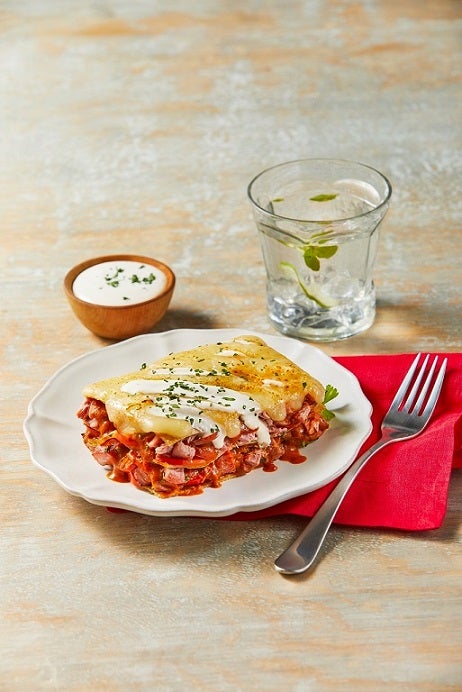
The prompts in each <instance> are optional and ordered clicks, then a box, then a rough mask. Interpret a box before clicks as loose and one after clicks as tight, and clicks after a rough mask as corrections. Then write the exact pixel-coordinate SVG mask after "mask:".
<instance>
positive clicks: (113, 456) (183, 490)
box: [77, 396, 328, 497]
mask: <svg viewBox="0 0 462 692" xmlns="http://www.w3.org/2000/svg"><path fill="white" fill-rule="evenodd" d="M77 415H78V417H79V418H80V419H81V420H82V421H83V423H84V425H85V432H84V433H83V434H82V438H83V441H84V443H85V445H86V446H87V447H88V449H89V450H90V452H91V453H92V455H93V457H94V458H95V459H96V461H97V462H98V463H99V464H101V465H102V466H105V467H107V468H108V469H109V472H108V476H109V478H112V479H113V480H117V481H120V482H131V483H133V484H134V485H135V486H136V487H137V488H140V489H142V490H147V491H149V492H152V493H154V494H156V495H159V496H161V497H172V496H174V495H194V494H198V493H200V492H202V489H203V488H204V487H207V486H212V487H219V486H220V485H221V483H222V481H223V480H225V479H227V478H230V477H235V476H242V475H244V474H246V473H249V472H250V471H252V470H253V469H255V468H258V467H262V468H263V469H264V470H265V471H273V470H275V469H276V466H275V465H274V462H275V461H276V460H278V459H283V460H285V461H289V462H292V463H300V462H301V461H305V457H304V456H303V455H301V454H300V453H299V452H298V451H297V450H298V449H299V448H301V447H305V446H306V445H308V444H309V443H311V442H314V441H315V440H317V439H318V438H319V437H320V436H321V435H322V434H323V432H324V431H325V430H326V429H327V428H328V423H327V422H326V421H325V420H324V418H323V416H322V407H320V406H318V405H317V404H316V403H315V402H314V401H313V400H312V399H311V398H310V397H309V396H307V397H306V398H305V401H304V403H303V406H302V407H301V409H300V410H298V411H292V412H290V413H289V414H288V416H287V418H286V419H285V420H284V421H282V422H281V423H276V422H274V421H273V420H272V419H271V418H270V417H269V416H267V415H266V414H262V419H263V420H264V422H265V424H266V425H267V427H268V430H269V433H270V439H271V442H270V443H269V444H268V445H265V446H262V445H260V444H259V442H258V439H257V434H256V431H254V430H251V429H249V428H246V427H245V426H243V428H242V431H241V433H240V435H238V436H237V437H236V438H232V439H230V438H225V441H224V444H223V445H222V446H221V447H219V448H216V447H214V445H213V439H214V437H215V435H208V436H207V437H203V436H200V435H192V436H190V437H188V438H186V439H184V440H180V441H177V442H174V443H173V444H169V443H167V442H165V441H164V440H163V439H162V438H161V437H160V436H159V435H157V434H156V433H146V434H138V435H133V436H130V437H126V436H122V435H119V433H118V431H117V430H116V429H115V427H114V425H113V424H112V423H111V421H110V420H109V418H108V416H107V412H106V407H105V405H104V404H103V403H102V402H101V401H98V400H97V399H91V398H87V399H86V400H85V402H84V403H83V405H82V407H81V409H80V410H79V412H78V414H77Z"/></svg>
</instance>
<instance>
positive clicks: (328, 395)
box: [322, 384, 339, 421]
mask: <svg viewBox="0 0 462 692" xmlns="http://www.w3.org/2000/svg"><path fill="white" fill-rule="evenodd" d="M338 394H339V392H338V389H337V388H336V387H334V386H333V385H331V384H328V385H326V389H325V392H324V399H323V401H322V405H323V407H324V409H323V411H322V417H323V418H324V420H327V421H329V420H332V418H335V413H334V412H333V411H329V409H328V408H326V404H328V403H329V401H332V399H335V398H336V397H338Z"/></svg>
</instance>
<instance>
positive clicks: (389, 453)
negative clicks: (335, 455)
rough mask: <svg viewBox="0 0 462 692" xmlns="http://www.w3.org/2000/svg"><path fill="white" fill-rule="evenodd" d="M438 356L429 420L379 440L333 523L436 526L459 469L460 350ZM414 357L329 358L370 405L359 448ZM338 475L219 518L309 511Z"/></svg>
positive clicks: (461, 449) (413, 527)
mask: <svg viewBox="0 0 462 692" xmlns="http://www.w3.org/2000/svg"><path fill="white" fill-rule="evenodd" d="M441 355H444V356H446V357H447V359H448V368H447V371H446V377H445V381H444V383H443V389H442V391H441V395H440V398H439V401H438V404H437V406H436V409H435V411H434V413H433V416H432V419H431V421H430V423H429V425H428V426H427V428H426V429H425V430H424V432H423V433H421V434H420V435H418V436H417V437H415V438H413V439H411V440H407V441H405V442H401V443H400V442H396V443H393V444H391V445H390V446H388V447H385V448H384V449H383V450H381V451H379V452H378V453H377V454H376V455H375V456H374V457H373V458H372V459H371V460H370V461H369V462H368V464H367V465H366V466H365V467H364V469H363V470H362V471H361V473H360V474H359V476H358V478H357V479H356V480H355V482H354V483H353V485H352V487H351V488H350V490H349V491H348V493H347V495H346V497H345V499H344V501H343V503H342V505H341V506H340V509H339V511H338V513H337V516H336V518H335V522H336V523H338V524H348V525H351V526H369V527H372V526H375V527H379V526H380V527H388V528H395V529H404V530H408V531H422V530H424V529H434V528H437V527H438V526H440V525H441V523H442V521H443V519H444V515H445V512H446V506H447V496H448V485H449V478H450V475H451V469H452V468H462V353H448V354H441ZM413 358H414V355H411V354H400V355H384V356H341V357H337V358H335V360H336V361H337V362H338V363H340V364H341V365H343V366H344V367H345V368H347V369H348V370H350V371H351V372H352V373H353V374H354V375H356V377H357V378H358V380H359V382H360V384H361V387H362V389H363V391H364V394H365V395H366V396H367V398H368V399H369V401H370V402H371V404H372V407H373V414H372V424H373V430H372V432H371V434H370V436H369V438H368V439H367V440H366V442H365V443H364V445H363V448H362V450H361V452H362V451H364V450H366V449H367V448H368V447H370V446H371V445H372V444H373V443H374V442H376V440H378V439H379V437H380V424H381V422H382V419H383V417H384V415H385V413H386V412H387V410H388V408H389V406H390V403H391V401H392V399H393V397H394V395H395V393H396V390H397V389H398V387H399V385H400V382H401V381H402V379H403V377H404V374H405V373H406V371H407V370H408V368H409V366H410V364H411V362H412V360H413ZM361 452H360V453H361ZM337 482H338V480H336V481H332V482H331V483H329V484H328V485H327V486H324V487H323V488H320V489H318V490H315V491H313V492H311V493H308V494H307V495H303V496H301V497H297V498H294V499H292V500H287V501H285V502H282V503H280V504H278V505H275V506H273V507H269V508H268V509H265V510H261V511H259V512H240V513H239V514H234V515H232V516H230V517H226V518H227V519H246V520H249V519H257V518H261V517H270V516H275V515H278V514H297V515H300V516H306V517H310V516H312V515H313V514H314V512H316V510H317V508H318V507H319V506H320V505H321V504H322V502H323V501H324V499H325V498H326V497H327V495H328V494H329V493H330V492H331V490H332V489H333V488H334V487H335V485H336V483H337Z"/></svg>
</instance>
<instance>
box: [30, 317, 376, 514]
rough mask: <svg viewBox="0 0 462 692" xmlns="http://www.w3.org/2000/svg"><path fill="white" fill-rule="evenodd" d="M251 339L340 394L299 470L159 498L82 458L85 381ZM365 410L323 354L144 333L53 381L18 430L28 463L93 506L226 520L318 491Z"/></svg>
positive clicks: (192, 333)
mask: <svg viewBox="0 0 462 692" xmlns="http://www.w3.org/2000/svg"><path fill="white" fill-rule="evenodd" d="M250 333H252V334H256V335H257V336H260V337H262V338H263V339H264V340H265V341H266V343H267V344H268V345H270V346H272V347H273V348H275V349H276V350H277V351H279V352H280V353H283V354H284V355H286V356H287V357H288V358H290V359H291V360H292V361H294V362H295V363H297V364H298V365H299V366H300V367H302V368H304V369H305V370H307V371H308V372H310V373H311V374H312V375H313V376H314V377H316V378H317V379H319V380H320V381H321V382H322V383H323V384H324V385H326V384H332V385H334V386H335V387H337V389H338V390H339V392H340V395H339V397H338V398H337V399H335V400H334V401H333V402H332V404H331V405H330V408H332V409H333V410H335V411H336V418H335V419H334V421H333V422H332V424H331V428H330V429H329V430H328V431H327V433H325V434H324V436H323V437H322V438H321V439H320V440H318V441H317V442H315V443H313V444H312V445H310V446H309V447H307V448H306V454H307V456H308V461H307V462H306V463H305V464H298V465H294V464H290V463H287V462H279V464H278V466H279V468H278V470H277V471H275V472H274V473H265V472H264V471H262V470H261V469H257V470H255V471H252V472H251V473H249V474H248V475H246V476H242V477H240V478H235V479H232V480H229V481H226V482H225V483H224V484H223V485H222V486H221V487H220V488H208V489H207V490H205V492H203V493H202V494H201V495H193V496H190V497H171V498H168V499H160V498H158V497H156V496H154V495H151V494H149V493H147V492H144V491H141V490H138V489H137V488H135V487H134V486H133V485H131V484H130V483H116V482H114V481H111V480H109V479H108V478H107V477H106V471H105V469H104V468H103V467H101V466H100V465H99V464H98V463H97V462H96V461H94V459H93V458H92V456H91V455H90V452H89V451H88V450H87V449H86V447H85V446H84V444H83V442H82V440H81V433H82V432H83V425H82V423H81V421H80V420H79V419H78V418H77V416H76V412H77V410H78V409H79V407H80V405H81V404H82V401H83V396H82V388H83V387H84V386H85V385H86V384H88V383H90V382H93V381H96V380H100V379H104V378H107V377H113V376H114V375H118V374H122V373H125V372H130V371H132V370H137V369H138V368H139V367H140V366H141V364H142V363H145V362H151V361H154V360H157V359H158V358H161V357H162V356H164V355H166V354H167V353H171V352H172V351H181V350H185V349H188V348H193V347H195V346H199V345H201V344H206V343H215V342H217V341H226V340H227V339H230V338H232V337H234V336H238V335H240V334H250ZM371 410H372V407H371V405H370V403H369V401H368V400H367V399H366V397H365V396H364V394H363V392H362V390H361V387H360V385H359V383H358V380H357V379H356V378H355V377H354V375H352V374H351V373H350V372H349V371H348V370H346V369H345V368H344V367H342V366H341V365H339V364H338V363H336V362H335V361H334V360H332V359H331V358H329V356H327V355H326V354H325V353H323V352H322V351H320V350H319V349H317V348H314V347H313V346H309V345H307V344H304V343H302V342H300V341H296V340H295V339H289V338H287V337H283V336H271V335H268V334H257V333H256V332H253V331H249V330H246V329H243V330H242V329H241V330H236V329H210V330H199V329H197V330H195V329H180V330H175V331H170V332H164V333H162V334H145V335H142V336H138V337H134V338H133V339H128V340H127V341H121V342H119V343H117V344H114V345H112V346H106V347H105V348H100V349H98V350H96V351H91V352H90V353H87V354H85V355H83V356H81V357H80V358H77V359H76V360H73V361H72V362H70V363H68V364H67V365H65V366H64V367H63V368H61V369H60V370H58V372H56V373H55V375H53V377H52V378H51V379H50V380H49V381H48V382H47V383H46V384H45V385H44V387H43V388H42V389H41V390H40V391H39V392H38V394H37V395H36V396H35V397H34V399H33V400H32V401H31V403H30V404H29V409H28V415H27V418H26V420H25V422H24V432H25V435H26V438H27V441H28V443H29V447H30V452H31V458H32V461H33V463H34V464H35V465H36V466H38V467H39V468H40V469H42V470H43V471H45V472H46V473H47V474H49V475H50V476H51V477H52V478H53V479H54V480H55V481H57V483H59V485H60V486H61V487H62V488H64V489H65V490H67V491H68V492H69V493H71V494H73V495H77V496H79V497H82V498H84V499H85V500H87V501H88V502H91V503H93V504H96V505H106V506H110V507H118V508H121V509H128V510H132V511H135V512H140V513H142V514H151V515H171V516H175V515H178V516H181V515H199V516H226V515H229V514H233V513H235V512H239V511H254V510H259V509H264V508H265V507H270V506H272V505H275V504H277V503H278V502H282V501H283V500H288V499H289V498H292V497H296V496H298V495H302V494H304V493H306V492H309V491H311V490H314V489H316V488H319V487H321V486H322V485H325V484H326V483H328V482H329V481H331V480H332V479H334V478H336V477H337V476H339V475H340V474H341V473H342V472H343V471H344V470H345V469H346V468H347V467H348V466H349V465H350V463H351V462H352V460H353V459H354V457H355V456H356V454H357V452H358V450H359V448H360V446H361V444H362V443H363V441H364V440H365V439H366V438H367V437H368V435H369V433H370V431H371V427H372V426H371V422H370V415H371Z"/></svg>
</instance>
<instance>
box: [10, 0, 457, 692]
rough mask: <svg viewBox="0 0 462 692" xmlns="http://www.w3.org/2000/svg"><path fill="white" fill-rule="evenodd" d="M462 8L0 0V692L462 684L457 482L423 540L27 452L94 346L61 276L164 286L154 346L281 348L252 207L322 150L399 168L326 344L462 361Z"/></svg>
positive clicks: (408, 3)
mask: <svg viewBox="0 0 462 692" xmlns="http://www.w3.org/2000/svg"><path fill="white" fill-rule="evenodd" d="M461 36H462V6H461V3H460V2H457V1H450V0H425V1H421V0H401V1H399V2H398V1H397V0H396V1H395V0H391V1H388V2H386V1H385V0H375V1H374V0H358V2H349V1H347V0H339V1H337V2H327V0H325V1H322V0H319V1H316V2H314V1H313V2H310V1H309V0H305V1H303V0H286V1H285V2H281V3H277V2H264V1H263V0H246V1H245V2H244V1H243V0H233V1H232V2H230V1H227V0H224V1H222V2H220V1H212V0H196V2H187V1H186V0H183V1H181V0H177V1H176V2H175V1H174V2H168V3H167V2H161V1H160V0H157V1H156V0H151V1H148V0H144V1H143V0H136V1H133V2H131V1H130V2H129V0H126V1H125V2H122V1H121V0H98V1H96V0H94V1H91V0H79V1H77V0H62V1H59V0H40V2H34V0H9V1H8V0H2V1H1V2H0V125H1V126H0V212H1V217H0V218H1V225H0V229H1V231H0V234H1V236H0V237H1V257H0V262H1V265H0V267H1V272H0V281H1V296H2V301H1V307H0V310H1V313H0V314H1V317H2V330H1V337H0V344H1V347H2V378H1V382H0V394H1V411H0V413H1V418H2V439H3V444H2V447H3V454H2V464H1V466H0V473H1V477H2V482H1V484H0V502H1V507H2V510H3V511H2V517H3V518H2V528H1V529H0V535H1V540H2V549H1V567H0V569H1V573H2V587H1V596H0V599H1V607H2V621H3V634H2V635H1V637H2V641H1V644H2V656H1V657H0V689H2V690H8V691H9V690H14V691H16V690H19V691H22V690H39V689H58V690H111V691H112V690H117V691H119V690H120V691H125V690H128V689H130V690H131V689H133V690H151V689H156V690H177V689H178V690H179V689H197V690H213V691H215V690H219V691H221V690H249V689H252V690H253V689H267V690H273V689H274V690H276V689H288V690H294V691H297V692H300V691H301V690H316V691H317V690H321V691H323V690H328V689H346V690H379V689H385V688H386V689H400V690H417V689H418V690H425V691H427V690H428V691H429V692H434V691H435V690H453V689H454V690H455V689H460V684H461V682H462V667H461V664H460V646H461V643H462V642H461V626H460V617H461V598H460V574H461V559H460V547H459V545H458V544H459V543H460V524H459V517H460V488H461V478H460V474H454V476H453V479H452V484H451V492H450V502H449V508H448V514H447V518H446V521H445V524H444V525H443V527H442V528H441V529H439V530H437V531H434V532H431V533H429V534H420V535H412V534H402V533H394V532H389V531H361V530H349V529H346V528H334V529H333V530H332V533H331V534H330V535H329V537H328V541H327V548H326V551H325V553H324V559H323V560H322V561H321V563H320V564H319V566H318V568H317V569H316V570H315V571H314V572H313V573H312V574H311V575H309V576H305V577H301V578H293V579H291V580H290V579H285V578H283V577H281V576H280V575H277V574H276V573H275V572H274V571H273V568H272V561H273V559H274V558H275V557H276V556H277V555H278V554H279V552H280V551H281V550H282V549H283V548H284V547H285V546H286V545H287V543H288V542H289V541H290V539H291V538H292V537H293V536H295V534H296V533H297V531H298V530H299V529H301V527H302V525H303V521H302V520H298V519H295V518H284V517H281V518H278V519H271V520H265V521H261V522H243V523H234V522H230V521H224V522H220V521H212V520H197V519H187V518H176V519H157V518H150V517H144V516H138V515H135V514H133V515H130V514H126V515H116V514H109V513H107V512H106V511H105V510H104V509H101V508H98V507H94V506H91V505H88V504H87V503H85V502H84V501H82V500H79V499H77V498H73V497H71V496H69V495H67V494H66V493H65V492H64V491H62V490H61V489H60V488H59V487H58V486H57V485H56V484H54V483H53V481H52V480H51V479H49V478H48V477H46V476H44V474H42V473H40V472H39V471H38V470H37V469H35V467H33V466H32V465H31V463H30V461H29V452H28V449H27V445H26V442H25V440H24V438H23V435H22V431H21V424H22V420H23V418H24V416H25V413H26V408H27V403H28V401H29V400H30V399H31V397H32V396H33V395H34V394H35V393H36V392H37V390H38V389H39V388H40V387H41V385H42V384H43V383H44V382H45V381H46V380H47V379H48V378H49V377H50V376H51V375H52V374H53V373H54V372H55V371H56V370H57V369H58V368H59V367H61V366H62V365H64V364H65V363H66V362H68V361H69V360H71V359H73V358H75V357H77V356H79V355H81V354H82V353H85V352H87V351H89V350H91V349H94V348H99V347H102V346H104V345H105V344H106V343H107V342H105V341H103V340H101V339H98V338H97V337H95V336H93V335H91V334H89V333H88V332H86V331H85V330H84V329H83V328H82V327H81V325H80V324H78V323H77V322H76V320H75V319H74V318H73V316H72V314H71V312H70V310H69V308H68V306H67V304H66V301H65V298H64V295H63V293H62V288H61V284H62V279H63V276H64V274H65V272H66V271H67V269H68V268H70V266H72V265H73V264H75V263H76V262H78V261H81V260H83V259H86V258H87V257H91V256H94V255H98V254H106V253H108V252H121V251H127V252H135V253H144V254H152V255H154V256H156V257H158V258H159V259H161V260H164V261H167V262H168V263H169V264H170V265H171V266H172V267H173V269H174V271H175V272H176V275H177V289H176V292H175V295H174V299H173V301H172V305H171V309H170V310H169V312H168V314H167V316H166V317H165V319H164V320H163V321H162V323H161V324H159V325H158V327H157V331H163V330H167V329H176V328H181V327H198V328H215V327H218V328H219V327H237V328H242V329H244V330H245V329H255V330H259V331H263V332H267V333H273V330H272V327H271V326H270V324H269V323H268V321H267V318H266V314H265V296H264V282H265V279H264V270H263V265H262V260H261V256H260V250H259V247H258V240H257V237H256V234H255V231H254V227H253V222H252V219H251V215H250V209H249V206H248V203H247V200H246V185H247V183H248V181H249V180H250V178H251V177H253V175H254V174H256V173H257V172H258V171H259V170H260V169H261V168H263V167H266V166H269V165H272V164H275V163H279V162H281V161H283V160H287V159H292V158H299V157H311V156H326V157H329V156H335V157H341V158H352V159H356V160H359V161H363V162H364V163H368V164H370V165H372V166H375V167H377V168H379V169H380V170H382V171H383V172H384V173H385V174H386V175H387V176H388V177H389V178H390V179H391V181H392V184H393V188H394V192H393V199H392V206H391V210H390V212H389V214H388V216H387V218H386V221H385V223H384V225H383V233H382V240H381V246H380V252H379V258H378V264H377V271H376V284H377V290H378V297H379V305H378V316H377V321H376V323H375V325H374V326H373V327H372V328H371V329H370V330H369V331H368V332H366V333H365V334H363V335H360V336H358V337H354V338H353V339H351V340H348V341H344V342H339V343H337V344H326V345H324V346H323V347H322V348H323V350H325V351H326V352H327V353H329V354H344V353H378V352H388V353H392V352H401V351H416V350H448V351H457V350H460V349H461V343H462V339H461V333H460V332H461V327H460V322H461V320H460V294H461V270H460V267H461V260H460V257H461V249H462V248H461V217H462V214H461V195H460V180H461V178H460V173H461V141H462V137H461V125H460V123H461V121H462V120H461V115H462V113H461V110H462V109H461V84H460V81H461Z"/></svg>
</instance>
